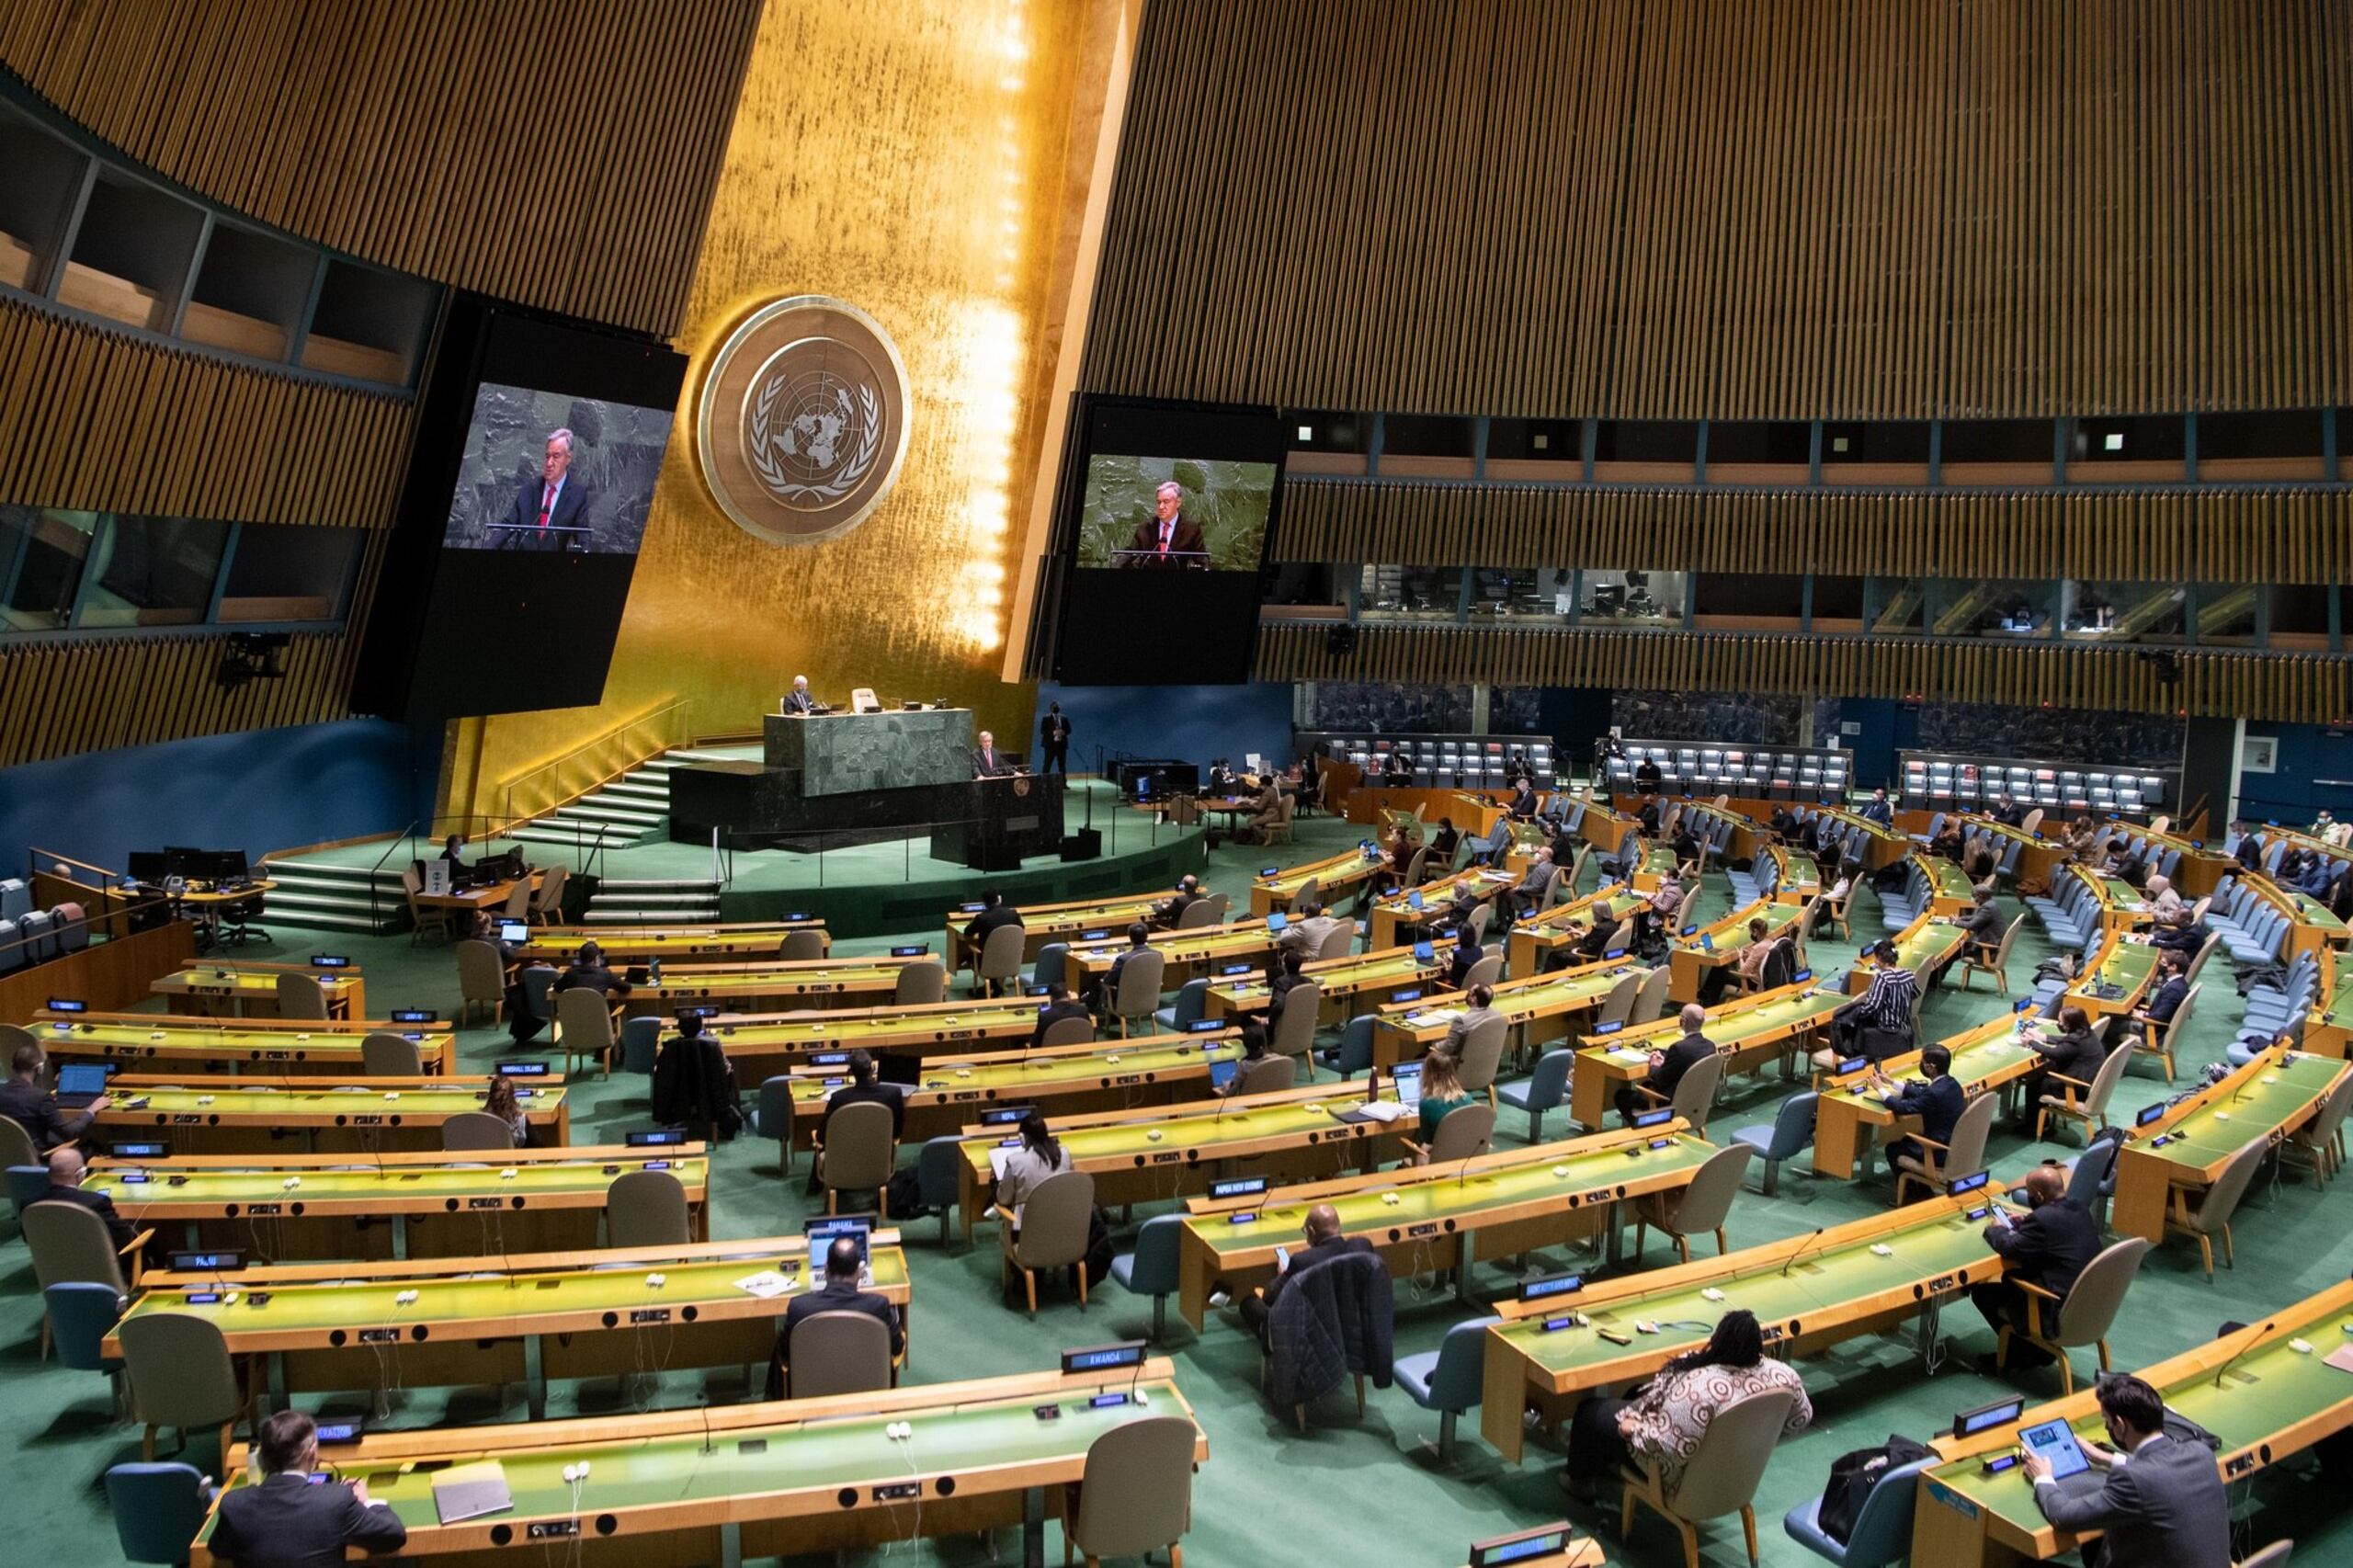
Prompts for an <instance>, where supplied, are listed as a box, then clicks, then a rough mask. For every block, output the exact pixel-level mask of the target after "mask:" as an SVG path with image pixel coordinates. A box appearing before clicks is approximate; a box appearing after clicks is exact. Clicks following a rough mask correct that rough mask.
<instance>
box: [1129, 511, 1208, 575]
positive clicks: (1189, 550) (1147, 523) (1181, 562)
mask: <svg viewBox="0 0 2353 1568" xmlns="http://www.w3.org/2000/svg"><path fill="white" fill-rule="evenodd" d="M1209 547H1210V546H1209V540H1207V539H1206V538H1205V537H1203V535H1202V533H1201V525H1200V524H1199V523H1197V522H1195V521H1193V519H1192V518H1190V517H1187V516H1185V515H1184V514H1183V513H1182V512H1179V513H1178V514H1177V515H1176V519H1175V521H1174V522H1173V523H1172V524H1171V525H1170V532H1169V539H1168V543H1167V546H1166V548H1165V550H1164V549H1163V548H1162V545H1161V542H1160V519H1159V518H1158V517H1146V518H1145V519H1144V520H1143V521H1142V522H1140V523H1138V524H1137V525H1136V531H1135V532H1134V533H1133V534H1131V535H1130V536H1129V537H1128V551H1129V553H1128V554H1126V555H1123V556H1121V557H1120V562H1121V563H1122V564H1123V565H1128V566H1150V567H1162V568H1166V567H1192V568H1195V569H1197V570H1198V569H1199V568H1201V567H1205V566H1207V565H1208V564H1209V556H1208V554H1207V551H1208V550H1209Z"/></svg>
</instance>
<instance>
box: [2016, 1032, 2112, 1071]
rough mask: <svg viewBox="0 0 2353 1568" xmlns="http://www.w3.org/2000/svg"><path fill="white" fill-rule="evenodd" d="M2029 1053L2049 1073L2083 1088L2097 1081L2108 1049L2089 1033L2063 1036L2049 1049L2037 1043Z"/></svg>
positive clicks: (2106, 1057) (2053, 1041)
mask: <svg viewBox="0 0 2353 1568" xmlns="http://www.w3.org/2000/svg"><path fill="white" fill-rule="evenodd" d="M2033 1050H2034V1053H2035V1054H2036V1055H2038V1056H2040V1057H2041V1058H2042V1059H2043V1061H2044V1062H2047V1063H2048V1064H2049V1065H2050V1068H2051V1070H2052V1072H2053V1073H2056V1074H2059V1075H2060V1076H2061V1077H2063V1078H2073V1079H2075V1081H2076V1082H2078V1083H2084V1084H2088V1083H2090V1082H2091V1081H2092V1079H2093V1078H2095V1077H2097V1075H2098V1074H2099V1068H2100V1063H2101V1062H2106V1061H2107V1060H2108V1048H2107V1047H2106V1046H2104V1045H2102V1044H2101V1043H2100V1042H2099V1039H2098V1037H2097V1036H2096V1035H2094V1034H2093V1033H2092V1032H2091V1031H2090V1030H2089V1029H2084V1030H2081V1031H2079V1032H2077V1033H2075V1034H2063V1035H2061V1036H2060V1037H2059V1038H2058V1039H2057V1040H2052V1042H2051V1043H2050V1044H2049V1045H2043V1044H2040V1043H2037V1044H2035V1045H2034V1047H2033Z"/></svg>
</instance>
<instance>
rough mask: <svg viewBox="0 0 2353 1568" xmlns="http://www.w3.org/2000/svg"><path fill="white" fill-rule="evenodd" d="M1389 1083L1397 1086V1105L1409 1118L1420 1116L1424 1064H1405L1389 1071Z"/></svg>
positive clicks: (1402, 1063) (1400, 1064) (1401, 1063)
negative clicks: (1402, 1108)
mask: <svg viewBox="0 0 2353 1568" xmlns="http://www.w3.org/2000/svg"><path fill="white" fill-rule="evenodd" d="M1389 1081H1390V1082H1391V1083H1392V1084H1394V1085H1397V1103H1398V1104H1399V1105H1400V1106H1402V1107H1404V1109H1405V1112H1406V1114H1407V1115H1409V1116H1418V1115H1420V1114H1421V1109H1422V1064H1421V1063H1420V1062H1400V1063H1398V1064H1397V1065H1396V1066H1394V1067H1392V1068H1391V1069H1390V1070H1389Z"/></svg>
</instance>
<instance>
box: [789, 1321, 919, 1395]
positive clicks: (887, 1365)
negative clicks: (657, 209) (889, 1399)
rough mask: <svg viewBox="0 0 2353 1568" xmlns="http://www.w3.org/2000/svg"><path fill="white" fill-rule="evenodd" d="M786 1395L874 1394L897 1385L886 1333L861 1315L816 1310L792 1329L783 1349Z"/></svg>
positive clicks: (889, 1333) (885, 1330)
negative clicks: (784, 1355) (787, 1342)
mask: <svg viewBox="0 0 2353 1568" xmlns="http://www.w3.org/2000/svg"><path fill="white" fill-rule="evenodd" d="M785 1354H786V1359H785V1397H786V1398H787V1399H820V1398H823V1397H824V1395H826V1394H833V1393H874V1392H879V1391H881V1390H883V1389H887V1388H890V1387H892V1385H893V1384H894V1383H895V1382H897V1381H898V1378H897V1369H895V1368H894V1367H892V1364H891V1331H890V1330H889V1329H888V1328H886V1327H885V1326H883V1324H882V1320H881V1319H880V1318H877V1317H870V1316H869V1315H868V1314H866V1313H865V1312H818V1313H816V1314H815V1315H814V1316H812V1317H805V1318H802V1319H801V1321H800V1322H799V1323H798V1324H794V1325H793V1329H792V1339H791V1341H790V1344H788V1345H787V1346H786V1347H785Z"/></svg>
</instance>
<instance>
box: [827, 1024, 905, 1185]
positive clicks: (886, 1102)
mask: <svg viewBox="0 0 2353 1568" xmlns="http://www.w3.org/2000/svg"><path fill="white" fill-rule="evenodd" d="M846 1105H880V1106H889V1107H890V1108H891V1136H892V1138H894V1139H895V1138H904V1137H905V1136H906V1134H907V1102H906V1101H905V1100H904V1098H902V1097H901V1096H900V1094H899V1085H896V1084H885V1083H881V1082H880V1081H879V1080H878V1079H877V1078H876V1077H875V1074H874V1058H872V1057H871V1056H869V1055H868V1054H867V1053H866V1052H864V1051H851V1052H850V1053H849V1082H848V1083H847V1084H845V1085H842V1086H841V1087H840V1088H838V1089H835V1091H834V1092H833V1093H832V1094H831V1095H829V1096H826V1098H825V1119H824V1122H823V1123H821V1124H820V1125H819V1126H818V1129H817V1143H818V1147H819V1151H820V1153H819V1155H818V1158H817V1159H815V1160H812V1161H810V1162H809V1190H810V1191H811V1192H818V1191H822V1190H823V1189H824V1167H823V1165H822V1161H823V1160H824V1153H823V1149H824V1142H825V1130H826V1128H828V1127H831V1126H832V1125H833V1121H834V1113H835V1111H837V1110H839V1109H841V1108H842V1107H844V1106H846Z"/></svg>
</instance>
